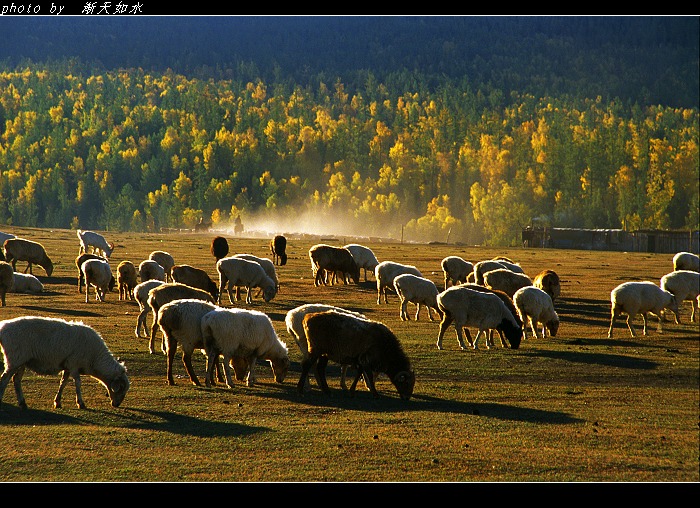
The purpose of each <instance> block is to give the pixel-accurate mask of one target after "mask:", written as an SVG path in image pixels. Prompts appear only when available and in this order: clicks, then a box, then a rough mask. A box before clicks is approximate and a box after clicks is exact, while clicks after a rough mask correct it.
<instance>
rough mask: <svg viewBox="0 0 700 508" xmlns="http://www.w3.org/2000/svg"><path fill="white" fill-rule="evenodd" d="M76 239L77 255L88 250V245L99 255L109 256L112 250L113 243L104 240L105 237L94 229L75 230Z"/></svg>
mask: <svg viewBox="0 0 700 508" xmlns="http://www.w3.org/2000/svg"><path fill="white" fill-rule="evenodd" d="M76 233H77V235H78V240H79V241H80V249H79V250H78V255H80V254H83V253H86V252H88V247H91V248H92V252H93V253H94V254H97V255H99V256H103V257H105V258H109V257H110V256H111V255H112V251H113V250H114V244H113V243H110V242H108V241H107V240H105V237H104V236H102V235H101V234H99V233H95V232H94V231H83V230H81V229H79V230H78V231H77V232H76Z"/></svg>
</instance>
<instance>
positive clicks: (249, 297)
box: [245, 286, 253, 305]
mask: <svg viewBox="0 0 700 508" xmlns="http://www.w3.org/2000/svg"><path fill="white" fill-rule="evenodd" d="M245 289H246V292H245V303H247V304H249V305H250V304H252V303H253V295H251V294H250V286H246V288H245Z"/></svg>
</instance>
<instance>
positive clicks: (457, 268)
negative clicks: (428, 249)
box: [440, 256, 474, 289]
mask: <svg viewBox="0 0 700 508" xmlns="http://www.w3.org/2000/svg"><path fill="white" fill-rule="evenodd" d="M440 266H442V271H443V273H444V274H445V288H444V289H447V288H448V287H449V285H450V283H451V284H452V285H453V286H456V285H457V284H460V283H462V284H463V283H466V282H467V278H468V277H469V274H470V273H473V271H474V265H473V264H472V263H470V262H469V261H466V260H464V259H462V258H461V257H459V256H447V257H446V258H444V259H443V260H442V261H441V262H440Z"/></svg>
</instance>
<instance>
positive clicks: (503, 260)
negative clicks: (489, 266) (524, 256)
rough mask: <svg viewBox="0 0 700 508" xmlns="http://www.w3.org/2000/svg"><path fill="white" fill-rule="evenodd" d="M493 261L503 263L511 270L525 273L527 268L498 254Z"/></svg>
mask: <svg viewBox="0 0 700 508" xmlns="http://www.w3.org/2000/svg"><path fill="white" fill-rule="evenodd" d="M493 261H496V262H498V263H501V264H502V265H503V266H504V267H505V268H508V270H510V271H511V272H515V273H525V270H523V269H522V267H521V266H520V265H519V264H518V263H516V262H515V261H513V260H512V259H510V258H507V257H505V256H497V257H495V258H493Z"/></svg>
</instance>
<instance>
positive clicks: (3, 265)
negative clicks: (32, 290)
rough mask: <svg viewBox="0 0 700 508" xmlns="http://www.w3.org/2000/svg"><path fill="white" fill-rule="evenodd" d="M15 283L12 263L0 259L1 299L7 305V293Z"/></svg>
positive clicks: (3, 304)
mask: <svg viewBox="0 0 700 508" xmlns="http://www.w3.org/2000/svg"><path fill="white" fill-rule="evenodd" d="M14 283H15V271H14V270H13V269H12V265H11V264H10V263H7V262H5V261H0V300H2V306H3V307H5V295H6V294H7V292H8V291H10V290H11V289H12V286H13V285H14Z"/></svg>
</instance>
